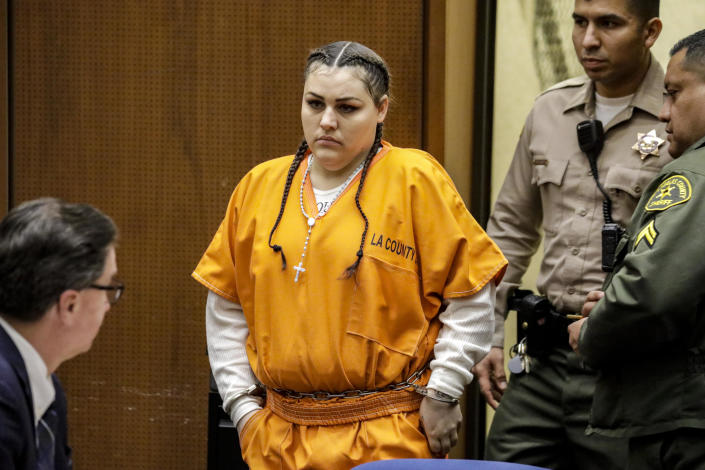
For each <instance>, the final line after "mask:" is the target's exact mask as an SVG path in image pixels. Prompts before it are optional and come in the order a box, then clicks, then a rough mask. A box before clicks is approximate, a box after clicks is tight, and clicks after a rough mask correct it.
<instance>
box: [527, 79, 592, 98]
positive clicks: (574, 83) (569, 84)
mask: <svg viewBox="0 0 705 470" xmlns="http://www.w3.org/2000/svg"><path fill="white" fill-rule="evenodd" d="M588 80H589V78H588V77H587V75H581V76H579V77H573V78H569V79H568V80H563V81H562V82H558V83H556V84H555V85H553V86H552V87H550V88H547V89H546V90H544V91H543V92H542V93H541V94H540V95H539V96H541V95H545V94H546V93H548V92H550V91H553V90H560V89H562V88H575V87H579V86H583V85H585V83H587V81H588Z"/></svg>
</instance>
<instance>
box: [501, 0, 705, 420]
mask: <svg viewBox="0 0 705 470" xmlns="http://www.w3.org/2000/svg"><path fill="white" fill-rule="evenodd" d="M552 5H553V7H554V8H555V9H556V13H557V17H558V18H559V20H560V21H559V24H558V26H559V31H560V33H559V35H560V38H561V40H562V44H563V49H564V50H566V51H570V52H566V57H567V58H568V59H569V62H568V68H569V70H571V71H580V65H579V64H578V62H577V60H575V56H574V54H573V53H572V44H571V39H570V33H571V29H572V19H571V16H570V15H571V13H572V6H573V1H572V0H554V1H553V2H552ZM534 8H535V0H498V2H497V41H496V56H495V92H494V123H493V128H494V134H493V137H492V148H493V151H492V201H494V200H495V199H496V197H497V193H498V192H499V189H500V187H501V185H502V182H503V180H504V175H505V173H506V171H507V168H508V167H509V163H510V161H511V158H512V154H513V152H514V146H515V145H516V141H517V139H518V137H519V134H520V132H521V128H522V126H523V124H524V119H525V117H526V115H527V113H528V112H529V110H530V108H531V105H532V103H533V101H534V98H535V97H536V95H538V94H539V93H540V92H541V89H542V87H541V85H540V79H539V74H538V72H537V69H536V65H535V61H534V52H533V47H532V46H533V41H532V37H533V36H532V30H533V20H532V18H533V14H534ZM561 18H562V20H561ZM703 18H705V2H703V1H702V0H662V1H661V19H662V20H663V32H662V33H661V36H660V37H659V40H658V41H657V42H656V44H655V45H654V47H653V52H654V55H655V56H656V58H657V59H658V60H659V62H661V65H663V66H664V68H665V67H666V65H667V63H668V50H669V49H670V48H671V46H672V45H673V44H674V43H675V42H676V41H677V40H679V39H681V38H682V37H684V36H687V35H688V34H690V33H693V32H695V31H697V30H699V29H702V28H703V21H702V20H703ZM541 251H542V248H539V253H540V252H541ZM537 258H539V256H537V257H535V258H534V262H533V263H532V266H531V267H530V268H529V271H528V272H527V274H526V276H525V277H524V283H525V285H526V286H527V287H529V288H535V286H536V283H535V281H536V274H537V272H538V271H537ZM539 259H540V258H539ZM513 320H514V318H513V314H512V317H510V318H509V320H508V321H507V323H506V327H507V339H506V341H505V351H506V350H507V349H508V346H511V345H512V344H514V340H515V339H516V321H513ZM491 415H492V414H491V413H490V414H489V416H488V426H489V423H490V420H491Z"/></svg>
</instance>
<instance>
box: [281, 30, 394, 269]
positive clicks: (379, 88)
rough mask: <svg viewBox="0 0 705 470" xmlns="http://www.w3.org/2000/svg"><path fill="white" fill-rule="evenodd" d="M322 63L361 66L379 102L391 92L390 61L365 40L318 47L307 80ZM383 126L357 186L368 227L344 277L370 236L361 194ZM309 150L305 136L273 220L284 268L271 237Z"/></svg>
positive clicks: (364, 80)
mask: <svg viewBox="0 0 705 470" xmlns="http://www.w3.org/2000/svg"><path fill="white" fill-rule="evenodd" d="M322 66H326V67H353V68H354V69H355V70H358V71H359V72H360V73H359V78H360V80H361V81H362V83H364V84H365V86H366V88H367V91H368V92H369V94H370V96H371V97H372V100H373V101H374V103H375V105H377V106H379V105H380V104H381V102H382V99H383V98H384V96H385V95H386V96H389V82H390V77H389V70H388V68H387V64H386V63H385V62H384V60H383V59H382V58H381V57H380V56H379V55H378V54H377V53H376V52H374V51H373V50H372V49H370V48H368V47H366V46H363V45H362V44H359V43H356V42H350V41H338V42H333V43H330V44H327V45H325V46H323V47H320V48H318V49H315V50H314V51H312V52H311V53H310V54H309V56H308V59H307V61H306V68H305V70H304V80H306V79H307V78H308V76H309V74H311V73H312V72H314V71H316V70H318V68H320V67H322ZM382 128H383V125H382V123H378V124H377V128H376V131H375V140H374V143H373V144H372V147H371V148H370V152H369V153H368V154H367V157H365V162H364V164H363V167H362V172H361V175H360V183H359V185H358V187H357V192H356V193H355V205H356V206H357V210H358V211H359V212H360V215H361V216H362V219H363V220H364V222H365V229H364V230H363V232H362V237H361V239H360V248H359V249H358V251H357V253H356V254H355V255H356V257H357V258H356V259H355V262H354V263H353V264H351V265H350V266H348V267H347V268H346V269H345V271H344V272H343V276H342V277H343V278H344V279H348V278H350V277H352V276H353V275H354V274H355V273H356V272H357V267H358V266H359V264H360V260H361V259H362V249H363V247H364V245H365V239H366V238H367V229H368V227H369V222H368V220H367V216H366V215H365V212H364V211H363V210H362V206H361V205H360V194H361V192H362V187H363V185H364V183H365V179H366V177H367V172H368V169H369V167H370V162H371V161H372V159H373V158H374V156H375V155H376V154H377V152H378V151H379V148H380V147H381V146H382ZM307 151H308V143H307V142H306V139H304V140H303V141H302V142H301V145H299V149H298V150H297V152H296V155H295V156H294V160H293V161H292V162H291V166H290V167H289V172H288V174H287V177H286V183H285V184H284V192H283V194H282V201H281V206H280V208H279V214H278V215H277V219H276V221H275V222H274V226H273V227H272V231H271V232H270V233H269V247H270V248H271V249H272V250H273V251H274V252H275V253H279V254H280V255H281V259H282V270H285V269H286V256H284V251H283V249H282V247H281V245H277V244H272V237H273V236H274V232H275V231H276V230H277V227H278V226H279V222H281V219H282V215H283V214H284V207H285V206H286V200H287V199H288V196H289V191H290V189H291V183H292V181H293V179H294V175H295V174H296V170H297V169H298V168H299V165H301V161H302V160H303V159H304V156H305V155H306V152H307Z"/></svg>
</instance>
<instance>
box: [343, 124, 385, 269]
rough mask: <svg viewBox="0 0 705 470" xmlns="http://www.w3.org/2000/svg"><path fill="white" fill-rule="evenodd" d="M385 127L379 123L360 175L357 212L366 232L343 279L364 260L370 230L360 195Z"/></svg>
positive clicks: (356, 201)
mask: <svg viewBox="0 0 705 470" xmlns="http://www.w3.org/2000/svg"><path fill="white" fill-rule="evenodd" d="M383 127H384V124H383V123H381V122H380V123H377V129H376V131H375V141H374V143H373V144H372V148H371V149H370V153H369V154H367V157H366V158H365V164H364V165H363V167H362V173H361V174H360V184H359V185H358V186H357V192H356V193H355V205H357V210H358V211H359V212H360V215H361V216H362V218H363V220H364V221H365V230H363V232H362V237H361V238H360V249H359V250H357V253H356V256H357V259H356V260H355V262H354V263H353V264H351V265H350V266H348V267H347V268H345V271H344V272H343V276H342V277H343V279H350V278H351V277H352V276H353V275H354V274H355V273H356V272H357V267H358V266H359V265H360V260H362V248H363V247H364V246H365V239H366V238H367V229H368V228H369V225H370V224H369V221H368V220H367V216H366V215H365V211H363V210H362V206H361V205H360V193H361V192H362V186H363V184H365V178H366V177H367V170H368V169H369V167H370V163H371V162H372V159H373V158H374V156H375V155H377V151H378V150H379V148H380V146H381V145H382V128H383Z"/></svg>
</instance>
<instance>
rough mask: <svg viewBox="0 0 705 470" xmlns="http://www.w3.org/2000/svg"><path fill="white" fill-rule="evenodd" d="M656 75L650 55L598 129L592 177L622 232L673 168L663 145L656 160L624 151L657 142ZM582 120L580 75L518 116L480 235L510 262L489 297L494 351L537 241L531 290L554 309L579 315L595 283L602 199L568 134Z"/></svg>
mask: <svg viewBox="0 0 705 470" xmlns="http://www.w3.org/2000/svg"><path fill="white" fill-rule="evenodd" d="M663 78H664V74H663V69H662V68H661V66H660V65H659V64H658V62H657V61H656V59H655V58H653V57H652V58H651V66H650V67H649V69H648V71H647V73H646V76H645V77H644V81H643V82H642V83H641V85H640V86H639V89H638V90H637V91H636V93H635V94H634V97H633V99H632V101H631V103H630V104H629V106H627V108H626V109H625V110H623V111H622V112H620V113H619V114H617V115H616V116H615V117H614V118H613V119H612V120H611V121H610V122H608V123H603V127H604V131H605V143H604V148H603V149H602V152H601V153H600V156H599V157H598V159H597V164H598V173H599V178H600V182H601V183H602V185H603V187H604V188H605V190H606V191H607V192H608V194H609V195H610V198H611V199H612V218H613V219H614V221H615V222H617V223H619V224H620V225H622V226H623V227H625V226H626V225H627V223H628V222H629V219H630V218H631V215H632V212H633V211H634V208H635V207H636V204H637V202H638V200H639V197H640V196H641V192H642V191H643V190H644V189H645V188H646V186H647V185H648V183H649V182H650V181H651V180H652V179H653V178H654V177H655V176H656V174H657V173H658V171H659V169H660V168H661V167H662V166H663V165H665V164H666V163H668V162H670V161H672V159H671V157H670V156H669V155H668V152H667V150H666V148H667V144H666V143H664V144H662V145H661V146H660V147H659V148H658V155H647V156H646V157H645V158H643V159H642V154H641V153H640V152H639V151H638V150H635V149H633V148H632V147H633V146H634V145H635V144H636V143H637V140H638V138H639V135H640V134H646V133H649V132H650V131H651V130H655V132H656V135H657V136H658V137H659V138H661V139H664V140H665V139H666V132H665V124H663V123H661V122H659V120H658V113H659V111H660V109H661V105H662V103H663V95H664V87H663ZM586 119H595V94H594V84H593V83H592V81H590V79H589V78H588V77H586V76H583V77H578V78H573V79H570V80H566V81H564V82H561V83H559V84H557V85H555V86H554V87H552V88H550V89H548V90H547V91H545V92H544V93H542V94H541V95H540V96H539V97H538V98H537V99H536V102H535V104H534V107H533V108H532V110H531V112H530V113H529V115H528V117H527V118H526V123H525V125H524V129H523V131H522V133H521V137H520V138H519V142H518V144H517V147H516V150H515V152H514V158H513V160H512V163H511V166H510V168H509V172H508V173H507V176H506V178H505V180H504V184H503V185H502V189H501V191H500V193H499V197H498V198H497V202H496V203H495V207H494V212H493V214H492V216H491V218H490V221H489V224H488V229H487V233H488V234H489V235H490V237H492V239H493V240H494V241H495V242H496V243H497V245H498V246H499V247H500V249H501V250H502V252H503V253H504V255H505V256H506V258H507V259H508V260H509V267H508V269H507V273H506V275H505V276H504V280H503V281H502V283H501V284H500V286H499V289H498V291H497V303H496V312H495V313H496V321H495V334H494V337H493V341H492V344H493V345H494V346H500V347H501V346H502V344H503V339H504V317H505V316H506V311H507V295H508V292H510V291H511V290H512V289H513V288H515V287H517V286H519V285H520V283H521V279H522V276H523V275H524V272H525V271H526V268H527V266H528V265H529V262H530V260H531V257H532V256H533V254H534V253H535V252H536V250H537V248H538V246H539V244H540V241H541V236H542V235H543V238H544V256H543V260H542V261H541V267H540V272H539V276H538V281H537V287H538V291H539V293H541V294H543V295H546V296H548V299H549V300H550V301H551V303H552V304H553V305H554V306H555V307H556V309H558V310H559V311H563V312H579V311H580V308H581V307H582V305H583V302H584V301H585V296H586V294H587V293H588V292H589V291H591V290H596V289H599V288H600V287H601V286H602V282H603V280H604V278H605V273H604V272H603V271H602V235H601V230H602V226H603V224H604V218H603V212H602V201H603V199H604V198H603V196H602V194H601V193H600V192H599V190H598V188H597V185H596V184H595V180H594V179H593V177H592V173H591V171H590V163H589V161H588V158H587V156H586V155H585V154H584V153H583V152H582V151H581V150H580V147H579V146H578V139H577V133H576V126H577V124H578V123H579V122H581V121H584V120H586Z"/></svg>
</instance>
